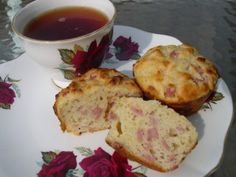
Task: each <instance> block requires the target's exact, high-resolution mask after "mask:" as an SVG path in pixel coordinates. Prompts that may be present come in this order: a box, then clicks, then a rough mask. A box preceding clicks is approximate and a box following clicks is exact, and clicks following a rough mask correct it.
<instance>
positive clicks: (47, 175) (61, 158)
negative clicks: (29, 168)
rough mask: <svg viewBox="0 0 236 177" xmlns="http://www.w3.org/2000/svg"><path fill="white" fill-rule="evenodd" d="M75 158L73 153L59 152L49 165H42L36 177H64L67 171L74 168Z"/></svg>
mask: <svg viewBox="0 0 236 177" xmlns="http://www.w3.org/2000/svg"><path fill="white" fill-rule="evenodd" d="M76 165H77V164H76V156H75V155H74V153H73V152H65V151H62V152H60V153H59V154H58V155H57V156H56V157H55V159H53V160H52V161H51V162H50V163H49V164H44V165H43V166H42V169H41V170H40V172H39V173H38V177H65V176H66V173H67V172H68V170H69V169H75V168H76Z"/></svg>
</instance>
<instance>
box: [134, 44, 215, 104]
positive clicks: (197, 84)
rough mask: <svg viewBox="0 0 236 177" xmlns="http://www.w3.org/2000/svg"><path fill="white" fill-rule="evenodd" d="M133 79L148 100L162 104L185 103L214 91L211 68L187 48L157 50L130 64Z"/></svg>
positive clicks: (181, 46) (207, 60)
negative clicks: (161, 102)
mask: <svg viewBox="0 0 236 177" xmlns="http://www.w3.org/2000/svg"><path fill="white" fill-rule="evenodd" d="M134 76H135V79H136V81H137V83H138V84H139V86H140V87H141V88H142V90H143V91H144V92H145V94H146V96H147V97H149V98H152V99H159V100H161V101H163V102H165V103H173V104H175V103H177V104H180V103H186V102H189V101H193V100H196V99H199V98H201V97H203V96H205V95H207V94H208V93H209V92H211V91H212V90H214V88H215V85H216V82H217V79H218V77H219V76H218V73H217V69H216V67H215V65H214V64H213V63H212V62H211V61H210V60H209V59H207V58H206V57H203V56H202V55H200V54H199V53H198V51H197V50H196V49H195V48H193V47H191V46H189V45H185V44H182V45H179V46H176V45H167V46H157V47H154V48H151V49H149V50H148V51H147V52H146V53H145V54H144V56H143V57H141V58H140V59H139V60H138V61H137V62H136V63H135V64H134Z"/></svg>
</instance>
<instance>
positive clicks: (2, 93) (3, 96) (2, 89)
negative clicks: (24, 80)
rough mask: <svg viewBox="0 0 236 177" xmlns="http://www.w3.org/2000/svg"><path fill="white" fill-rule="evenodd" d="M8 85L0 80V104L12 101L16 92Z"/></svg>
mask: <svg viewBox="0 0 236 177" xmlns="http://www.w3.org/2000/svg"><path fill="white" fill-rule="evenodd" d="M10 87H11V84H8V83H6V82H0V104H1V103H2V104H12V103H13V102H14V98H15V97H16V94H15V92H14V91H13V90H12V89H11V88H10Z"/></svg>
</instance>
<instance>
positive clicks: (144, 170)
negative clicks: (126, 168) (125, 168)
mask: <svg viewBox="0 0 236 177" xmlns="http://www.w3.org/2000/svg"><path fill="white" fill-rule="evenodd" d="M132 172H135V173H138V174H145V173H147V168H146V167H144V166H142V165H140V166H137V167H135V168H134V169H132Z"/></svg>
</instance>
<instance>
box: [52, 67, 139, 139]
mask: <svg viewBox="0 0 236 177" xmlns="http://www.w3.org/2000/svg"><path fill="white" fill-rule="evenodd" d="M120 96H127V97H129V96H133V97H142V91H141V90H140V89H139V87H138V86H137V84H136V83H135V82H134V80H133V79H131V78H129V77H128V76H126V75H124V74H122V73H120V72H118V71H116V70H114V69H105V68H103V69H102V68H98V69H91V70H89V71H88V72H86V73H85V74H83V75H81V76H80V77H78V78H76V79H74V80H73V81H72V83H71V84H70V85H69V86H68V87H67V88H65V89H62V90H61V91H60V92H59V93H58V94H57V95H56V101H55V104H54V111H55V114H56V115H57V117H58V119H59V120H60V123H61V128H62V130H63V131H65V130H66V131H68V132H72V133H74V134H76V135H80V134H81V133H83V132H94V131H98V130H103V129H107V128H109V127H110V120H107V119H106V118H105V117H106V113H107V110H108V108H109V106H110V105H111V104H112V102H114V99H116V97H120Z"/></svg>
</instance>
